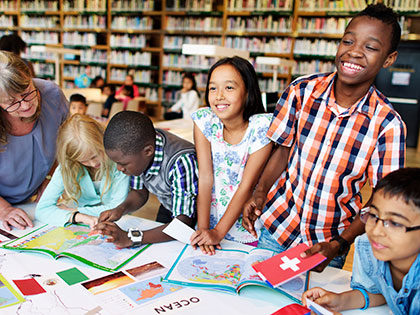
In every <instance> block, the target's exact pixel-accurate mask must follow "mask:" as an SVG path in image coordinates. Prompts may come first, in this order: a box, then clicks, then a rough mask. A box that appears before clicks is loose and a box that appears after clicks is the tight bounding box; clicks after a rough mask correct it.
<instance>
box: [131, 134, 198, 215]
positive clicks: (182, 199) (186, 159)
mask: <svg viewBox="0 0 420 315" xmlns="http://www.w3.org/2000/svg"><path fill="white" fill-rule="evenodd" d="M162 161H163V139H162V137H161V136H160V135H159V134H156V141H155V157H154V159H153V163H152V165H151V166H150V167H149V169H148V170H146V171H145V175H146V176H145V177H148V176H153V175H157V174H158V173H159V171H160V167H161V165H162ZM197 169H198V168H197V160H196V158H195V154H193V153H185V154H182V155H181V156H180V157H179V158H178V159H177V160H176V161H175V162H174V164H173V165H172V167H171V168H170V170H169V181H170V182H171V189H172V209H168V210H170V211H172V215H173V216H174V217H176V216H178V215H181V214H184V215H187V216H189V217H191V216H192V214H193V213H194V211H195V209H196V196H197V194H198V176H197V172H196V170H197ZM143 183H144V180H143V178H142V176H131V177H130V186H131V188H132V189H143Z"/></svg>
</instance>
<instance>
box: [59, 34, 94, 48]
mask: <svg viewBox="0 0 420 315" xmlns="http://www.w3.org/2000/svg"><path fill="white" fill-rule="evenodd" d="M63 44H64V45H81V46H94V45H96V44H97V38H96V34H95V33H81V32H64V33H63Z"/></svg>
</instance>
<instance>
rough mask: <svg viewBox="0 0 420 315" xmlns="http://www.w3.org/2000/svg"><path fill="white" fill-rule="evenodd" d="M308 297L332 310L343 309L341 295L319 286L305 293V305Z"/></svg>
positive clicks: (303, 297)
mask: <svg viewBox="0 0 420 315" xmlns="http://www.w3.org/2000/svg"><path fill="white" fill-rule="evenodd" d="M306 299H310V300H312V301H314V302H315V303H317V304H319V305H321V306H323V307H325V308H328V309H330V310H332V311H340V310H342V307H341V300H340V295H339V294H337V293H334V292H330V291H327V290H324V289H322V288H319V287H315V288H312V289H310V290H308V291H306V292H304V293H303V295H302V303H303V305H304V306H306ZM335 314H336V313H335Z"/></svg>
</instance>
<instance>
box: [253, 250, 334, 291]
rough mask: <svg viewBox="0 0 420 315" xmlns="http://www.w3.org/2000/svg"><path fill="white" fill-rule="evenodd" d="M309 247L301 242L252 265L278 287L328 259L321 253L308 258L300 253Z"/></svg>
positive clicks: (265, 278) (264, 277)
mask: <svg viewBox="0 0 420 315" xmlns="http://www.w3.org/2000/svg"><path fill="white" fill-rule="evenodd" d="M308 248H309V246H308V245H306V244H303V243H301V244H299V245H298V246H296V247H293V248H290V249H289V250H287V251H285V252H282V253H280V254H277V255H275V256H273V257H271V258H269V259H267V260H265V261H262V262H259V263H257V264H254V265H253V266H252V267H253V268H254V270H255V271H256V272H257V273H258V275H259V276H260V277H261V278H262V279H264V280H266V281H268V282H269V283H270V284H271V285H272V286H273V287H278V286H280V285H282V284H283V283H285V282H287V281H290V280H291V279H293V278H295V277H297V276H299V275H300V274H302V273H304V272H306V271H309V270H311V269H312V268H314V267H315V266H317V265H319V264H320V263H321V262H323V261H324V260H325V259H327V258H326V257H325V256H322V255H321V254H315V255H312V256H310V257H307V258H302V257H300V254H301V253H302V252H304V251H305V250H307V249H308Z"/></svg>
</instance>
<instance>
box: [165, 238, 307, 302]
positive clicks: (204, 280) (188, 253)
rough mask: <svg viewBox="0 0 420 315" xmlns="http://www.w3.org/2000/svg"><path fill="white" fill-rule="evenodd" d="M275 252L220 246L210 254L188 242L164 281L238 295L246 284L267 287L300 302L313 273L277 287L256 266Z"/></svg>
mask: <svg viewBox="0 0 420 315" xmlns="http://www.w3.org/2000/svg"><path fill="white" fill-rule="evenodd" d="M275 254H276V253H275V252H273V251H271V250H268V249H261V248H253V249H251V250H249V251H246V250H239V249H220V250H216V254H215V255H212V256H210V255H205V254H203V253H202V252H201V251H200V250H199V249H196V250H195V249H194V248H193V247H192V246H190V245H186V246H185V247H184V249H183V250H182V251H181V253H180V255H179V256H178V258H177V259H176V261H175V263H174V264H173V265H172V267H171V269H170V270H169V271H168V273H167V274H166V276H165V277H164V279H163V281H166V282H169V283H173V284H178V285H185V286H192V287H196V288H205V289H213V290H220V291H225V292H229V293H234V294H235V293H236V294H239V292H240V290H241V289H242V288H244V287H246V286H250V285H256V286H263V287H267V288H272V289H274V290H277V291H278V292H281V293H283V294H285V295H286V296H288V297H289V298H290V299H292V300H293V301H294V302H297V303H300V298H301V296H302V293H303V292H305V291H306V289H307V287H308V282H309V273H307V274H305V275H301V276H300V277H298V278H295V279H293V280H292V281H290V282H288V283H285V284H284V285H283V286H280V287H278V288H273V287H272V286H271V285H270V284H269V283H267V282H266V281H264V280H263V279H261V278H260V277H259V276H258V274H257V273H256V272H255V271H254V269H253V268H252V265H254V264H255V263H258V262H260V261H264V260H267V259H268V258H270V257H272V256H274V255H275Z"/></svg>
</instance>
